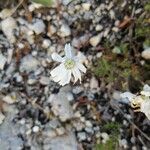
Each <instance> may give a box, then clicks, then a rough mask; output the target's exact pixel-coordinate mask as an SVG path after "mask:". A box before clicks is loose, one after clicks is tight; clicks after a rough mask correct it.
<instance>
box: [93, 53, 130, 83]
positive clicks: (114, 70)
mask: <svg viewBox="0 0 150 150" xmlns="http://www.w3.org/2000/svg"><path fill="white" fill-rule="evenodd" d="M131 71H132V68H131V62H130V61H129V60H128V59H127V58H124V59H117V57H114V58H112V60H107V59H106V58H105V56H103V57H102V58H100V60H97V65H96V66H95V67H93V73H94V75H95V76H97V77H98V78H99V77H100V78H104V79H105V80H106V81H107V82H113V81H115V80H116V79H117V78H118V77H123V78H125V79H126V78H128V77H129V76H130V74H131Z"/></svg>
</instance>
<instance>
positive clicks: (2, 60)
mask: <svg viewBox="0 0 150 150" xmlns="http://www.w3.org/2000/svg"><path fill="white" fill-rule="evenodd" d="M6 62H7V59H6V57H5V56H4V55H2V54H0V70H3V69H4V66H5V63H6Z"/></svg>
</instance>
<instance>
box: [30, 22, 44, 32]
mask: <svg viewBox="0 0 150 150" xmlns="http://www.w3.org/2000/svg"><path fill="white" fill-rule="evenodd" d="M29 28H30V29H31V30H33V31H34V32H35V33H36V34H37V35H38V34H41V33H42V32H44V31H45V24H44V22H43V21H42V20H40V19H37V20H36V22H35V23H34V24H33V25H29Z"/></svg>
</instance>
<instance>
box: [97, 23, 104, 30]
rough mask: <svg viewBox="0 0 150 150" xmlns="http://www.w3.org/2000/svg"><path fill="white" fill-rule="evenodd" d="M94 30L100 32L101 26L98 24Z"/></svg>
mask: <svg viewBox="0 0 150 150" xmlns="http://www.w3.org/2000/svg"><path fill="white" fill-rule="evenodd" d="M95 30H96V31H101V30H103V26H102V25H100V24H98V25H97V26H96V27H95Z"/></svg>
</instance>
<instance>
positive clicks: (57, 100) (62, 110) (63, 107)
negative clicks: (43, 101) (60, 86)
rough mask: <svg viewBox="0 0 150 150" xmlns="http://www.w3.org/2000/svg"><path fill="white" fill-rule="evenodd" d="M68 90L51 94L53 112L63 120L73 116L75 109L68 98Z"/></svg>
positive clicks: (50, 100)
mask: <svg viewBox="0 0 150 150" xmlns="http://www.w3.org/2000/svg"><path fill="white" fill-rule="evenodd" d="M66 92H67V91H61V92H59V93H58V94H57V95H55V94H51V95H50V97H49V99H48V101H49V102H50V103H51V105H52V108H51V109H52V111H53V113H54V114H55V115H56V116H58V117H59V118H60V120H61V121H62V122H65V121H66V120H68V119H71V118H72V117H73V109H72V107H71V106H70V104H69V101H68V100H67V95H66Z"/></svg>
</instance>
